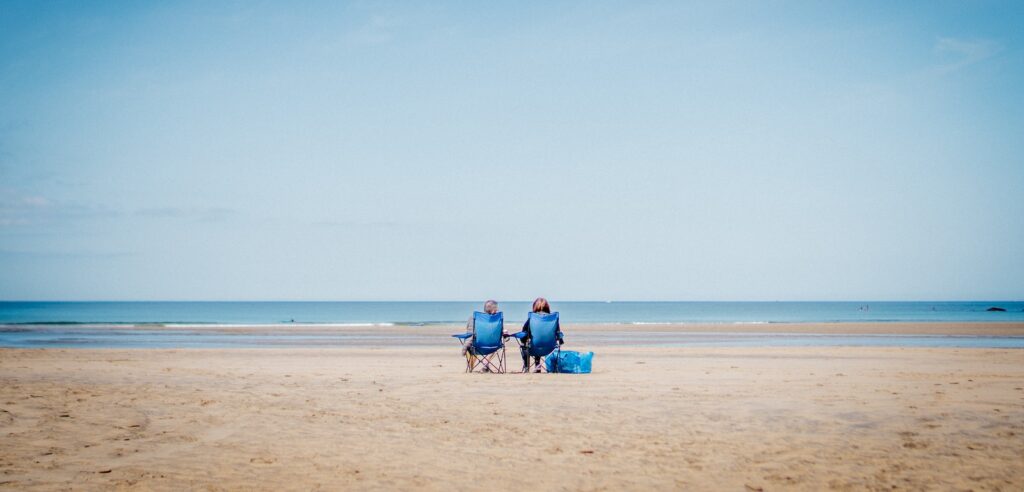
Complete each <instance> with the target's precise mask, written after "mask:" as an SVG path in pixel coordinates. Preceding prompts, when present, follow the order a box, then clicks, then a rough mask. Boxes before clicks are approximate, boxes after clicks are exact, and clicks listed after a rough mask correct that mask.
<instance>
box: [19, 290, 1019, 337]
mask: <svg viewBox="0 0 1024 492" xmlns="http://www.w3.org/2000/svg"><path fill="white" fill-rule="evenodd" d="M481 304H482V302H470V301H444V302H391V301H388V302H21V301H4V302H0V347H21V348H24V347H55V348H79V347H93V348H190V347H210V348H224V347H302V346H315V347H324V346H348V345H374V344H381V343H392V342H394V343H403V342H409V343H421V342H422V340H418V339H417V340H412V339H403V337H407V338H408V337H410V335H396V334H393V333H387V334H385V333H383V332H382V333H381V334H380V335H375V334H374V332H373V327H384V326H394V325H406V326H426V325H438V324H461V323H465V321H466V320H467V319H468V318H469V316H470V315H471V313H472V312H473V311H474V310H479V309H481V307H482V306H481ZM499 306H500V308H501V310H502V311H503V312H504V313H505V319H506V322H507V323H509V324H514V323H521V322H522V320H524V319H525V318H526V314H527V313H528V312H529V308H530V303H529V302H527V301H500V300H499ZM552 307H553V308H554V310H556V311H559V312H560V313H561V314H560V317H561V320H562V323H563V325H564V326H566V327H569V328H568V329H569V330H571V325H572V323H587V324H595V323H598V324H600V323H607V324H629V325H640V326H634V327H633V328H631V329H630V331H629V333H628V334H625V333H620V334H616V333H615V332H612V333H600V334H598V333H590V334H587V336H586V337H584V338H586V339H588V340H589V341H591V342H593V343H596V344H598V345H603V344H612V345H685V346H714V347H717V346H743V347H748V346H925V347H965V348H970V347H993V348H1007V347H1010V348H1024V337H1015V336H999V337H992V336H970V337H964V336H917V335H915V336H909V335H858V334H856V333H849V334H843V335H806V334H805V335H798V334H785V333H771V332H770V330H769V331H768V332H765V330H763V329H761V330H758V332H756V333H753V332H751V333H743V331H742V329H737V327H736V326H730V327H729V328H730V329H729V330H728V333H724V332H718V331H712V332H708V333H692V332H689V333H678V334H672V333H669V334H665V333H655V332H644V331H643V329H642V325H645V324H658V323H681V324H691V323H692V324H701V325H752V324H769V325H770V324H772V323H864V322H868V323H871V322H978V321H985V322H1024V301H941V302H922V301H916V302H891V301H885V302H879V301H851V302H619V301H589V302H580V301H570V302H555V303H553V304H552ZM253 325H258V326H260V327H262V328H264V329H261V330H259V331H258V332H253V331H230V330H225V329H223V328H230V327H238V326H253ZM311 326H315V327H318V328H319V329H318V330H316V331H315V332H312V331H310V330H303V329H301V327H307V328H308V327H311ZM332 326H338V327H343V326H365V327H367V330H368V331H367V330H362V331H361V333H360V334H351V333H348V332H344V331H340V330H339V332H336V333H335V332H331V331H330V330H329V329H327V330H324V329H323V328H330V327H332Z"/></svg>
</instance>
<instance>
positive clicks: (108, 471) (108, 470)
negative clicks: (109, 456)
mask: <svg viewBox="0 0 1024 492" xmlns="http://www.w3.org/2000/svg"><path fill="white" fill-rule="evenodd" d="M111 471H112V470H110V469H109V468H108V469H106V470H100V471H98V472H96V473H110V472H111Z"/></svg>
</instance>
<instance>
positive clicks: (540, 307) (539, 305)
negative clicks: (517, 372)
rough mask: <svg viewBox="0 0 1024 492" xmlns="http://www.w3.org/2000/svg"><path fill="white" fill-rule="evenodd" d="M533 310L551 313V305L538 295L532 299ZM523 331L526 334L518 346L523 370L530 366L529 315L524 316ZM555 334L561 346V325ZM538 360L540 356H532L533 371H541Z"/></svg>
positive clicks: (562, 341)
mask: <svg viewBox="0 0 1024 492" xmlns="http://www.w3.org/2000/svg"><path fill="white" fill-rule="evenodd" d="M533 312H535V313H548V314H550V313H551V305H550V304H548V300H547V299H545V298H543V297H538V298H537V299H536V300H534V301H533ZM523 332H524V333H526V336H525V337H523V343H522V345H520V346H519V350H520V352H522V354H523V370H524V372H525V371H526V370H527V369H528V368H529V366H530V354H529V350H530V318H529V317H527V318H526V323H524V324H523ZM555 336H556V337H557V339H558V345H559V346H561V345H562V343H564V340H562V329H561V327H559V328H558V331H557V332H556V333H555ZM540 362H541V361H540V357H534V358H533V368H532V370H533V372H540V371H541V363H540Z"/></svg>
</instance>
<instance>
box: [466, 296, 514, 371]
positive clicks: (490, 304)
mask: <svg viewBox="0 0 1024 492" xmlns="http://www.w3.org/2000/svg"><path fill="white" fill-rule="evenodd" d="M484 312H485V313H487V314H495V313H497V312H498V302H497V301H495V300H493V299H488V300H487V302H485V303H484ZM475 324H476V320H475V318H474V317H473V316H472V315H470V316H469V321H467V322H466V333H467V334H469V335H470V337H469V338H468V339H467V340H466V343H464V344H463V345H462V355H464V356H466V358H467V359H469V358H472V357H476V355H477V354H475V353H473V341H474V339H475V338H476V326H475ZM502 335H503V336H508V331H504V332H503V333H502ZM483 370H484V372H492V369H491V364H490V362H489V361H487V360H484V362H483Z"/></svg>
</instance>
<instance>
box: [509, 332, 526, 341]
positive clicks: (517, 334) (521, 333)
mask: <svg viewBox="0 0 1024 492" xmlns="http://www.w3.org/2000/svg"><path fill="white" fill-rule="evenodd" d="M509 336H510V337H512V338H518V339H520V340H521V339H523V338H526V332H525V331H521V332H519V333H513V334H511V335H509Z"/></svg>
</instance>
